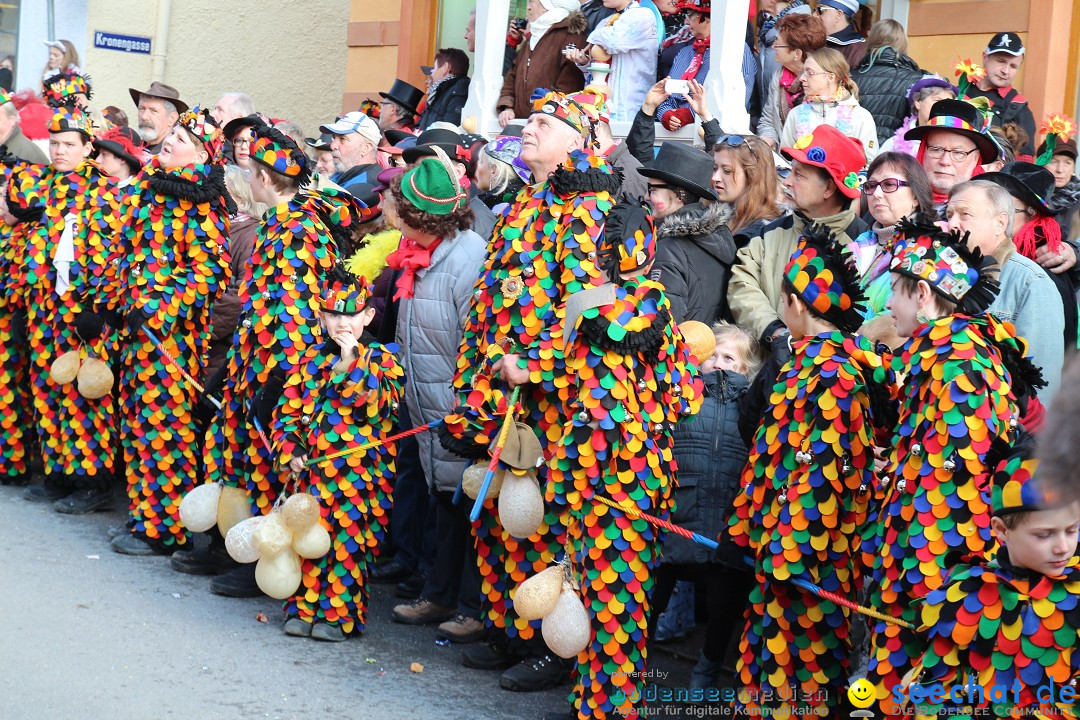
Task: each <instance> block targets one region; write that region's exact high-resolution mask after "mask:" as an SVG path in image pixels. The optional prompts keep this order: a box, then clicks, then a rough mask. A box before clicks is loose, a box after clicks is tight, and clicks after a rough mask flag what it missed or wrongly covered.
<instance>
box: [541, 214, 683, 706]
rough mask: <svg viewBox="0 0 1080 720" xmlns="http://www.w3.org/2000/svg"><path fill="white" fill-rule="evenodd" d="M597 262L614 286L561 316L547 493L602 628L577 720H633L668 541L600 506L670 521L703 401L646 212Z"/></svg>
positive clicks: (610, 222)
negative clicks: (560, 372) (681, 428)
mask: <svg viewBox="0 0 1080 720" xmlns="http://www.w3.org/2000/svg"><path fill="white" fill-rule="evenodd" d="M597 254H598V255H599V264H600V267H601V269H602V270H603V272H604V274H605V275H606V278H605V279H606V280H607V281H608V283H607V284H605V285H602V286H600V287H599V288H594V289H588V290H583V291H581V293H580V294H579V295H576V296H574V295H572V296H571V297H570V299H569V304H568V308H567V309H565V310H564V312H565V315H564V317H565V333H566V338H565V348H566V373H567V376H568V377H569V378H572V382H571V385H570V389H569V390H570V397H569V399H568V400H569V401H568V404H567V406H566V408H565V411H564V413H565V417H566V420H565V426H564V429H563V433H564V434H563V437H562V438H561V440H560V441H559V443H558V445H557V447H556V448H555V452H554V455H553V457H552V458H551V459H550V461H549V475H548V477H549V482H548V485H547V493H546V494H547V500H548V502H549V503H553V504H554V505H555V506H556V507H558V508H560V509H562V508H565V510H566V516H567V517H568V519H567V537H566V547H567V552H568V553H570V556H571V561H572V567H573V568H574V569H575V570H577V571H578V572H579V573H580V584H581V592H582V594H583V596H584V598H583V599H584V602H585V608H586V610H587V611H588V613H589V620H590V623H591V625H592V629H593V636H592V640H591V643H590V645H589V646H588V647H587V648H586V649H585V651H584V652H583V653H582V654H580V655H579V656H578V664H577V671H576V673H575V677H576V684H575V686H574V692H573V695H572V696H571V702H572V704H573V706H574V710H575V712H576V713H577V715H576V716H577V717H579V718H609V717H630V716H631V714H630V713H633V712H635V708H640V707H641V702H640V699H641V696H642V686H643V684H644V680H645V659H646V648H645V643H646V639H647V635H648V632H647V628H648V622H649V595H650V593H651V591H652V586H653V573H652V571H653V570H654V569H655V567H656V566H657V565H658V564H659V562H660V557H659V550H660V540H661V538H662V532H661V530H660V529H659V528H656V527H653V526H652V525H650V524H649V523H648V522H646V521H645V520H643V519H641V518H638V517H636V516H635V515H632V514H629V513H626V512H622V511H619V510H616V509H613V508H611V507H609V506H608V505H606V504H604V503H603V502H601V501H600V499H599V498H604V499H606V500H608V501H611V502H614V503H615V504H617V505H622V506H625V507H628V508H632V509H634V510H638V511H641V512H645V513H648V514H650V515H655V516H658V517H660V518H662V519H666V518H667V517H668V516H669V515H670V514H671V510H672V508H673V505H674V483H675V460H674V456H673V454H672V429H673V427H674V424H675V423H676V422H678V421H679V420H681V419H683V418H685V417H688V416H690V415H692V414H694V413H696V412H697V411H698V409H699V408H700V407H701V401H702V393H703V391H704V386H703V383H702V381H701V378H700V377H699V376H698V373H697V370H696V368H694V367H693V365H691V359H690V354H689V351H688V349H687V347H686V345H685V344H684V343H683V340H682V336H681V335H679V333H678V332H677V331H676V328H675V324H674V322H673V321H672V318H671V309H670V306H669V304H668V300H667V298H666V297H665V295H664V291H663V286H662V285H660V284H659V283H655V282H652V281H651V280H647V279H646V277H647V274H648V271H649V269H650V268H651V267H652V261H653V258H654V256H655V254H656V235H655V231H654V228H653V222H652V217H651V216H650V215H649V214H648V209H647V208H645V207H641V206H635V205H630V204H628V205H619V206H616V208H614V209H613V210H612V211H611V212H610V213H609V214H608V217H607V223H606V227H605V231H604V235H603V236H602V238H601V239H600V246H599V248H598V249H597ZM586 298H588V300H586ZM593 298H596V299H595V300H594V299H593ZM583 300H584V302H582V301H583ZM582 306H584V307H585V308H586V309H584V310H583V311H581V312H580V313H577V312H576V311H575V310H574V309H571V308H575V307H582ZM555 332H556V333H557V334H562V332H563V328H557V329H556V331H555ZM616 358H617V359H616Z"/></svg>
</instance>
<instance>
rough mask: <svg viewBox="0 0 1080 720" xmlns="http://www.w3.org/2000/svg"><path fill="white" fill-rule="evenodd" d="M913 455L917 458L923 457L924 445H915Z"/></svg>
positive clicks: (912, 447) (912, 448) (912, 450)
mask: <svg viewBox="0 0 1080 720" xmlns="http://www.w3.org/2000/svg"><path fill="white" fill-rule="evenodd" d="M911 454H912V455H914V456H915V457H922V445H920V444H919V443H914V444H912V446H911Z"/></svg>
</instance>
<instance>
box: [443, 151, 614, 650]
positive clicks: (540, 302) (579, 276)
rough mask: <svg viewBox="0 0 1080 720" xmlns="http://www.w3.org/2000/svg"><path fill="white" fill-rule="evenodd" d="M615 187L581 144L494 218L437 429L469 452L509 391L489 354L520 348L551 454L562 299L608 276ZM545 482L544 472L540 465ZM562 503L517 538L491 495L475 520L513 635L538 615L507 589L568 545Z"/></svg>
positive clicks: (497, 621) (486, 588)
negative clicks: (604, 270)
mask: <svg viewBox="0 0 1080 720" xmlns="http://www.w3.org/2000/svg"><path fill="white" fill-rule="evenodd" d="M618 188H619V180H618V177H617V176H616V175H615V174H614V171H613V170H612V168H611V166H609V165H608V164H607V163H606V161H604V160H603V159H602V158H599V157H597V156H594V155H591V154H588V153H584V152H575V153H574V154H572V155H571V157H570V158H569V159H568V160H567V162H566V163H565V164H564V165H563V166H562V167H561V168H560V169H559V170H557V171H556V172H555V173H553V174H552V176H551V178H549V179H548V180H547V181H546V182H544V183H541V184H537V185H532V186H529V187H526V188H525V189H523V190H522V191H521V193H519V194H518V196H517V199H516V200H515V202H514V203H513V205H511V206H510V207H509V208H508V209H507V210H506V212H505V213H504V215H503V217H502V218H500V220H499V224H498V225H497V226H496V228H495V232H494V233H493V235H492V240H491V242H490V243H489V246H488V260H487V262H486V264H485V265H484V271H483V273H482V274H481V276H480V278H479V280H477V285H476V291H475V297H474V300H473V305H472V308H471V310H470V311H469V317H468V320H467V321H466V324H465V335H464V339H463V341H462V344H461V351H460V353H459V356H458V371H457V375H456V376H455V378H454V388H455V390H456V392H457V393H458V396H459V398H460V402H461V406H462V407H461V408H460V410H459V412H458V413H456V414H453V415H451V416H450V417H448V418H447V420H446V424H445V426H444V427H442V428H440V439H441V440H442V442H443V443H444V444H445V445H446V446H447V447H448V448H449V449H450V450H453V451H454V452H457V453H459V454H462V455H465V456H467V457H482V456H484V455H486V452H487V447H488V445H489V444H490V443H491V442H492V441H493V440H494V439H495V437H496V435H497V431H498V427H499V425H500V419H501V418H500V417H499V415H500V414H502V413H504V412H506V410H507V408H506V407H505V406H506V399H507V396H508V393H505V392H504V390H505V388H504V387H503V386H502V384H501V383H500V382H499V381H494V382H493V380H492V373H491V371H490V368H491V365H490V364H489V363H493V362H495V360H496V358H498V357H499V356H500V355H501V354H502V353H503V352H512V353H521V355H522V359H523V360H524V361H527V362H528V369H529V371H530V374H531V383H530V384H529V385H528V386H526V387H525V388H523V390H524V392H523V393H522V404H523V405H524V408H525V418H524V419H523V421H524V422H525V423H526V424H528V425H529V426H530V427H533V428H535V429H536V430H538V431H539V433H540V442H541V445H542V446H543V447H544V452H545V456H547V457H550V455H551V453H552V452H553V451H554V447H555V445H556V444H558V442H559V441H560V440H561V439H562V435H563V428H564V418H563V415H562V408H563V407H564V405H565V401H566V396H567V392H568V384H569V380H568V379H567V377H566V369H565V364H564V360H563V348H562V342H561V338H560V337H559V336H557V335H555V336H553V334H552V330H553V328H555V327H556V326H557V325H558V324H559V323H561V322H562V317H561V315H562V309H561V306H562V305H563V303H564V302H565V300H566V298H568V297H569V296H570V295H572V294H573V293H575V292H578V291H580V290H583V289H586V288H590V287H595V286H599V285H602V284H603V283H604V278H603V277H602V276H601V274H600V271H599V269H598V266H597V263H596V239H597V237H598V236H599V235H600V232H601V230H602V228H603V225H604V217H605V215H606V214H607V212H608V211H609V210H610V209H611V207H612V205H613V203H614V199H613V198H614V196H615V194H616V193H617V191H618ZM540 482H541V486H543V484H544V483H545V482H546V474H545V473H543V472H541V473H540ZM557 510H558V508H556V507H553V506H549V507H548V512H547V514H546V515H545V517H544V523H543V525H542V526H541V528H540V530H539V531H538V532H537V533H536V534H535V535H533V536H531V537H529V538H528V539H517V538H514V537H512V536H510V535H509V533H507V532H506V531H505V530H503V528H502V525H501V524H500V522H499V517H498V511H497V509H496V507H495V502H494V501H492V500H487V501H486V502H485V504H484V514H483V515H481V517H480V519H479V520H478V521H477V522H476V523H474V524H473V529H474V532H475V533H476V537H477V556H478V560H477V561H478V563H479V566H480V574H481V578H482V588H483V593H484V595H485V596H486V598H487V601H488V603H489V606H488V608H487V614H486V617H485V619H484V621H485V624H486V625H488V626H489V627H491V626H494V627H496V628H500V629H505V631H506V633H507V635H508V636H509V637H510V638H520V639H521V640H529V639H530V638H532V637H533V636H534V634H535V632H536V631H537V630H538V629H539V627H540V621H538V620H537V621H533V622H531V623H530V622H526V621H525V620H521V619H520V618H518V617H517V616H516V615H515V614H514V612H513V601H512V600H511V598H510V591H511V590H513V589H514V588H516V587H517V586H518V585H519V584H521V582H522V581H524V580H525V579H526V578H527V577H529V576H531V575H533V574H535V573H536V572H539V571H540V570H543V569H544V568H545V567H547V566H548V565H549V564H550V563H551V562H552V561H553V560H554V558H555V556H556V555H558V554H559V553H560V552H561V551H562V547H563V542H562V540H563V538H562V534H563V527H562V523H561V521H560V519H559V516H558V513H557Z"/></svg>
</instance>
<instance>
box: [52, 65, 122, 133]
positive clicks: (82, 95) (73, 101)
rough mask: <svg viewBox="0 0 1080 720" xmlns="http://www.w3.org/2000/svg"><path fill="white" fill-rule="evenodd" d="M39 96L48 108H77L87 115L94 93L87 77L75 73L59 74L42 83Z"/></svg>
mask: <svg viewBox="0 0 1080 720" xmlns="http://www.w3.org/2000/svg"><path fill="white" fill-rule="evenodd" d="M41 96H42V99H44V100H45V102H46V103H47V104H48V105H49V107H52V108H57V109H59V108H68V109H69V110H74V109H75V108H78V109H79V110H82V111H83V112H84V113H89V112H90V103H89V100H90V98H92V97H93V96H94V93H93V91H92V89H91V87H90V78H89V77H88V76H86V75H82V74H80V73H77V72H59V73H56V74H55V75H53V76H52V77H50V78H48V79H46V80H45V81H44V88H43V89H42V93H41ZM106 127H108V126H106ZM101 129H102V130H104V129H105V128H101Z"/></svg>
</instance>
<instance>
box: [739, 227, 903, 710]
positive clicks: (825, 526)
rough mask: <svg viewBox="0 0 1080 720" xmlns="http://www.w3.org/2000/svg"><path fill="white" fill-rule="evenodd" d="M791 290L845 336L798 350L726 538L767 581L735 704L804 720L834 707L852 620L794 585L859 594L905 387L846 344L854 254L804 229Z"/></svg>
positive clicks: (856, 319)
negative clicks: (862, 552)
mask: <svg viewBox="0 0 1080 720" xmlns="http://www.w3.org/2000/svg"><path fill="white" fill-rule="evenodd" d="M785 279H786V280H787V281H788V282H790V284H791V286H792V287H793V288H794V289H795V291H796V293H798V295H799V296H800V297H801V298H802V300H803V301H804V302H805V303H806V306H807V308H809V309H811V310H810V311H811V312H812V313H813V314H814V315H815V316H816V317H818V318H821V319H824V320H825V321H827V322H829V323H830V324H831V325H833V326H834V327H836V328H838V329H837V330H834V331H831V332H825V333H822V334H819V335H814V336H806V337H802V338H800V339H799V340H797V341H795V342H794V343H793V344H792V356H791V359H790V360H789V361H788V362H787V364H785V365H784V367H783V368H782V369H781V371H780V375H779V377H778V378H777V380H776V383H775V384H774V385H773V391H772V395H771V396H770V398H769V409H768V411H767V412H766V413H765V417H764V420H763V422H762V424H761V427H760V428H759V429H758V431H757V433H756V435H755V438H754V444H753V447H752V448H751V452H750V457H749V460H748V462H747V465H746V468H745V470H744V471H743V477H742V485H743V492H741V493H739V494H738V495H737V496H736V497H735V500H734V503H733V515H732V517H731V520H730V521H729V528H728V531H729V535H730V537H731V539H732V540H733V541H734V543H735V544H736V545H737V546H740V547H742V548H745V549H746V550H747V551H749V554H750V556H751V558H752V560H753V563H754V572H755V575H756V577H757V585H756V586H755V588H754V589H753V591H752V592H751V595H750V606H749V607H748V608H747V611H746V627H745V629H744V631H743V635H742V638H741V640H740V642H739V650H740V653H741V657H740V659H739V664H738V669H739V685H740V688H741V689H742V690H743V691H744V692H742V693H741V695H740V698H739V704H740V705H742V706H745V707H747V708H751V709H753V710H754V711H760V710H759V709H760V708H763V707H764V708H773V709H782V710H788V711H791V712H792V713H794V714H799V713H802V712H806V711H807V709H808V708H821V707H824V706H829V707H833V706H835V704H836V701H837V699H838V698H839V697H840V696H841V694H842V693H841V691H842V690H843V689H844V688H845V687H846V684H847V677H848V666H849V663H848V656H849V654H850V652H851V640H850V638H849V632H850V627H851V618H850V611H849V610H847V609H846V608H843V607H840V606H838V605H836V604H835V603H833V602H830V601H828V600H824V599H821V598H819V597H818V596H816V595H814V594H813V593H810V592H808V591H806V590H803V589H802V588H799V587H796V586H795V585H793V584H791V583H790V582H788V581H789V580H791V579H801V580H806V581H809V582H811V583H813V584H815V585H818V586H819V587H822V588H823V589H825V590H827V591H829V592H833V593H836V594H838V595H841V596H844V597H855V596H856V595H857V593H858V591H859V589H860V588H861V580H862V572H861V563H860V560H861V558H860V557H859V546H860V543H861V537H862V534H863V532H864V526H865V524H866V521H867V517H868V513H869V510H870V505H871V502H872V500H873V494H874V489H875V485H876V478H875V476H874V447H875V445H878V444H883V441H884V440H885V438H886V436H887V432H888V430H890V429H891V424H890V417H888V416H889V414H890V413H889V412H888V397H887V396H888V395H889V393H890V389H891V388H894V387H895V378H894V377H893V375H892V373H891V372H889V371H888V369H887V366H886V364H885V362H884V361H883V360H882V358H881V356H879V355H878V354H877V353H876V352H875V350H874V348H873V346H872V345H871V343H870V342H869V341H868V340H866V339H865V338H863V337H861V336H858V335H851V334H850V333H852V332H854V330H855V329H856V328H858V326H859V324H860V322H861V318H862V316H861V312H862V311H863V296H862V291H861V289H860V288H859V285H858V280H857V279H856V276H855V273H854V264H853V262H852V261H851V257H850V255H849V254H848V252H847V251H846V250H842V249H841V248H840V247H839V246H838V245H837V243H836V241H835V239H833V238H831V237H829V234H828V231H827V230H825V229H824V228H821V227H811V228H809V229H808V230H807V232H806V234H805V235H804V236H803V237H802V238H801V239H800V241H799V245H798V247H797V248H796V251H795V253H794V255H792V258H791V260H790V261H789V262H788V264H787V268H786V269H785ZM891 392H892V393H893V394H895V390H894V389H893V390H891Z"/></svg>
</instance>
